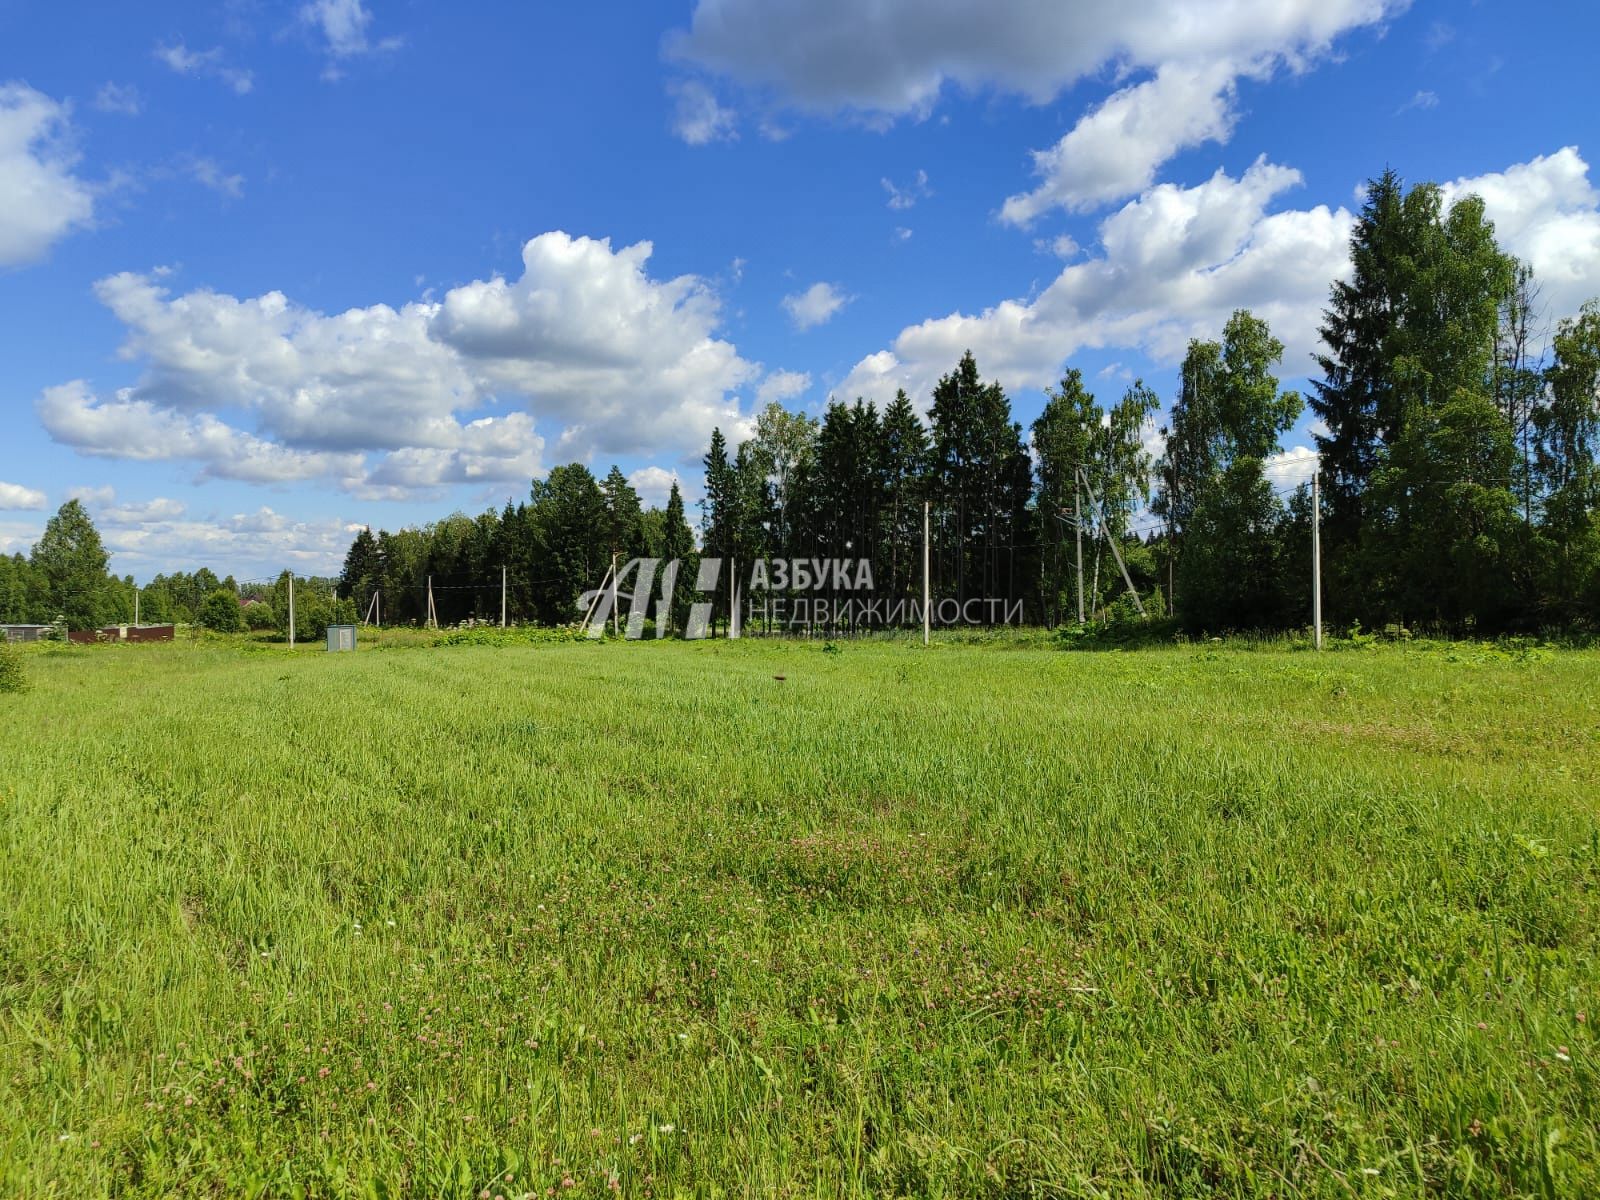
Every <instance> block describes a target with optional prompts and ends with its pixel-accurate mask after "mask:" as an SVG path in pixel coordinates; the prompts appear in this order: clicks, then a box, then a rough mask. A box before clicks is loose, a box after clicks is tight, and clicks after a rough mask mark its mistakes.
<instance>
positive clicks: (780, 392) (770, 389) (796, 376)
mask: <svg viewBox="0 0 1600 1200" xmlns="http://www.w3.org/2000/svg"><path fill="white" fill-rule="evenodd" d="M810 386H811V376H810V375H809V374H807V373H806V372H803V371H774V372H772V373H771V374H770V375H768V376H767V377H766V378H765V379H763V380H762V381H761V386H760V387H758V388H757V389H756V402H757V403H758V404H760V405H761V406H762V407H765V406H766V405H768V404H773V403H777V404H782V403H783V402H784V401H785V400H793V399H794V398H795V397H796V396H799V395H801V394H802V393H804V392H805V391H806V389H807V388H809V387H810Z"/></svg>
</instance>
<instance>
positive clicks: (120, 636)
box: [67, 625, 176, 645]
mask: <svg viewBox="0 0 1600 1200" xmlns="http://www.w3.org/2000/svg"><path fill="white" fill-rule="evenodd" d="M175 631H176V627H175V626H172V625H107V626H104V627H103V628H101V629H74V630H73V631H72V632H70V633H69V634H67V640H68V641H69V642H77V643H78V644H80V645H90V644H92V643H95V642H170V641H172V638H173V634H174V632H175Z"/></svg>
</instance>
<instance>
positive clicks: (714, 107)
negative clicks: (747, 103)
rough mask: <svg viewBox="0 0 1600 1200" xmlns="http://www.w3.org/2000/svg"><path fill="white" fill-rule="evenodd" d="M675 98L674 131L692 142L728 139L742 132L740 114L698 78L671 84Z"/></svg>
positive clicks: (702, 143)
mask: <svg viewBox="0 0 1600 1200" xmlns="http://www.w3.org/2000/svg"><path fill="white" fill-rule="evenodd" d="M667 91H668V93H669V94H670V95H671V96H672V99H673V109H672V132H673V133H675V134H677V135H678V136H679V137H680V138H682V139H683V140H684V141H686V142H688V143H689V145H691V146H704V145H707V144H709V143H711V142H727V141H732V140H733V139H735V138H737V137H738V136H739V133H738V117H737V116H736V115H735V113H734V112H733V110H731V109H727V108H724V107H722V105H721V104H720V103H718V101H717V97H716V94H715V93H714V92H712V90H711V89H710V88H709V87H707V86H706V85H705V84H704V83H702V82H700V81H699V80H698V79H681V80H676V81H674V82H673V83H670V84H668V85H667Z"/></svg>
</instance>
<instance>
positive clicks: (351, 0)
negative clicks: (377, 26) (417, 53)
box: [300, 0, 404, 80]
mask: <svg viewBox="0 0 1600 1200" xmlns="http://www.w3.org/2000/svg"><path fill="white" fill-rule="evenodd" d="M300 21H301V23H302V24H304V25H306V26H307V27H309V28H310V29H312V30H314V31H315V32H316V33H318V34H320V35H321V37H322V41H323V50H324V52H325V53H326V54H327V55H328V57H329V58H330V59H332V60H334V61H335V62H337V61H339V60H343V59H351V58H359V57H360V56H362V55H365V54H380V53H387V52H389V51H392V50H397V49H399V48H400V47H401V46H402V45H403V44H404V40H403V39H402V38H399V37H386V38H382V39H379V40H378V41H373V40H372V39H371V37H369V36H368V29H369V27H370V26H371V25H372V13H370V12H369V11H368V10H367V9H366V8H365V7H364V6H363V5H362V3H361V0H312V2H311V3H309V4H305V5H302V6H301V9H300ZM340 74H341V72H340V70H339V68H338V67H337V66H334V65H332V64H331V63H330V65H329V66H328V69H327V70H325V71H324V72H323V76H322V77H323V78H324V79H329V80H332V79H338V78H339V77H340Z"/></svg>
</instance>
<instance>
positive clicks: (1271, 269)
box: [839, 146, 1600, 401]
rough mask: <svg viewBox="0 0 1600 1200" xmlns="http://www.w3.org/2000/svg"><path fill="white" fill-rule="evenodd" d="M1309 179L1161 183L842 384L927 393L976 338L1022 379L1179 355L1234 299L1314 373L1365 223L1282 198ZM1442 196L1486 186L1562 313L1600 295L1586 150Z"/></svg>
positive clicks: (1500, 230)
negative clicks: (1331, 309) (1100, 355)
mask: <svg viewBox="0 0 1600 1200" xmlns="http://www.w3.org/2000/svg"><path fill="white" fill-rule="evenodd" d="M1299 183H1300V173H1299V172H1298V171H1295V170H1293V169H1291V168H1288V167H1283V166H1278V165H1276V164H1273V163H1270V162H1268V161H1267V160H1266V159H1265V158H1261V159H1258V160H1257V161H1256V162H1255V164H1254V165H1253V166H1251V167H1250V168H1249V169H1248V170H1247V171H1245V173H1244V174H1243V175H1242V176H1240V177H1239V178H1237V179H1235V178H1232V177H1230V176H1228V175H1227V174H1225V173H1223V172H1221V171H1219V172H1217V173H1216V174H1215V175H1213V176H1212V177H1211V178H1210V179H1209V180H1206V181H1205V182H1204V183H1201V184H1199V185H1197V186H1195V187H1191V188H1184V187H1179V186H1177V185H1175V184H1161V185H1158V186H1156V187H1153V188H1150V189H1149V190H1147V191H1146V192H1145V193H1144V194H1143V195H1141V196H1140V197H1139V198H1138V199H1137V200H1133V201H1130V202H1129V203H1128V204H1126V205H1125V206H1123V207H1122V208H1121V209H1119V210H1118V211H1117V212H1115V213H1112V214H1111V215H1110V216H1108V217H1107V218H1106V219H1105V220H1104V221H1102V222H1101V224H1100V227H1099V234H1100V237H1099V242H1100V244H1099V247H1098V253H1097V254H1096V255H1095V256H1094V257H1091V258H1088V259H1085V260H1082V261H1078V262H1074V263H1072V264H1070V265H1068V266H1066V267H1065V268H1064V269H1063V270H1062V271H1061V273H1060V275H1058V276H1057V277H1056V279H1055V280H1054V281H1053V282H1051V284H1050V285H1049V286H1048V287H1046V288H1045V289H1044V290H1043V291H1042V292H1041V293H1040V294H1039V295H1038V296H1036V297H1032V298H1029V299H1015V300H1005V301H1001V302H1000V303H998V304H995V305H993V306H992V307H990V308H987V309H984V310H983V311H982V312H980V313H976V314H967V313H959V312H958V313H952V314H950V315H948V316H945V317H939V318H934V319H930V320H926V321H923V322H921V323H920V324H917V325H912V326H908V327H907V328H905V329H904V330H902V331H901V332H900V334H899V335H898V336H897V337H896V338H895V340H894V342H893V344H892V345H891V346H890V347H889V348H888V349H884V350H879V351H877V352H875V353H873V354H869V355H867V356H866V357H864V358H862V359H861V360H860V362H858V363H857V364H856V366H855V368H854V369H853V370H852V371H851V373H850V375H849V377H848V378H847V379H846V380H845V382H844V383H843V384H842V385H841V386H840V388H839V391H840V392H841V393H843V394H846V395H857V394H859V395H865V396H871V397H874V398H877V399H879V400H880V401H881V400H887V399H888V398H890V397H892V396H893V394H894V389H895V388H896V387H904V388H905V389H906V390H907V391H908V392H909V393H911V394H912V395H915V396H926V395H928V394H929V392H930V391H931V389H932V386H933V384H934V382H935V381H936V380H937V379H938V378H939V376H940V375H942V374H944V373H945V372H947V371H948V370H950V368H951V367H952V366H953V365H954V364H955V363H956V362H957V361H958V360H959V358H960V356H961V353H962V352H963V351H964V350H967V349H971V350H972V351H973V352H974V354H975V355H976V356H977V359H978V363H979V365H980V367H981V368H982V369H983V371H984V372H985V374H986V375H990V376H993V377H996V378H998V379H999V380H1000V381H1001V382H1002V383H1004V384H1005V385H1006V386H1007V387H1011V388H1024V387H1043V386H1045V385H1047V384H1049V383H1050V382H1052V381H1053V380H1054V379H1055V377H1056V375H1057V374H1058V372H1059V370H1060V367H1061V364H1062V363H1063V362H1064V361H1065V360H1066V359H1067V357H1068V356H1070V355H1072V354H1074V353H1076V352H1077V351H1078V350H1080V349H1083V348H1091V349H1110V348H1117V349H1135V350H1139V351H1142V352H1143V353H1144V354H1146V355H1148V356H1149V357H1151V358H1152V359H1154V360H1156V361H1158V362H1169V363H1170V362H1176V361H1178V359H1180V358H1181V356H1182V354H1183V350H1184V347H1185V346H1186V344H1187V342H1188V340H1189V338H1191V337H1208V338H1214V337H1216V336H1217V335H1218V334H1219V332H1220V331H1221V329H1222V326H1223V324H1224V323H1225V322H1226V320H1227V318H1228V315H1229V313H1231V312H1232V311H1233V310H1234V309H1235V308H1249V309H1251V310H1252V311H1254V312H1255V314H1256V315H1257V316H1259V317H1262V318H1264V319H1265V320H1267V321H1268V322H1269V323H1270V324H1271V326H1272V329H1273V332H1274V333H1275V334H1276V335H1277V336H1278V337H1279V338H1280V339H1281V340H1282V341H1283V343H1284V345H1285V354H1284V361H1283V370H1284V373H1285V374H1286V375H1290V376H1295V375H1299V374H1301V373H1303V372H1307V371H1310V370H1312V369H1313V368H1312V364H1311V363H1310V362H1309V361H1308V356H1309V355H1310V353H1311V352H1312V350H1314V349H1315V347H1316V345H1317V327H1318V325H1319V324H1320V318H1321V312H1322V308H1323V306H1324V305H1325V304H1326V303H1327V297H1328V288H1329V285H1330V284H1331V282H1332V281H1333V280H1334V279H1337V278H1342V277H1344V276H1345V275H1346V274H1347V273H1348V271H1349V269H1350V264H1349V240H1350V234H1351V232H1352V229H1353V226H1354V218H1353V216H1352V215H1351V213H1350V212H1349V211H1348V210H1347V209H1345V208H1342V207H1341V208H1337V209H1329V208H1328V207H1326V206H1323V205H1318V206H1316V207H1314V208H1310V209H1293V208H1278V207H1277V202H1278V201H1280V200H1281V198H1282V197H1283V196H1284V194H1285V193H1287V192H1288V191H1290V190H1291V189H1293V188H1294V187H1296V186H1298V185H1299ZM1444 192H1445V197H1446V199H1447V200H1453V199H1456V198H1459V197H1461V196H1464V195H1466V194H1468V193H1474V194H1477V195H1480V196H1482V197H1483V200H1484V206H1485V210H1486V212H1487V214H1488V216H1489V218H1490V219H1491V220H1492V221H1493V222H1494V223H1495V228H1496V232H1497V234H1498V236H1499V239H1500V242H1501V244H1502V245H1503V246H1504V247H1505V248H1507V249H1508V250H1510V251H1511V252H1512V253H1514V254H1517V255H1518V256H1519V257H1521V258H1523V259H1524V260H1525V261H1527V262H1529V263H1530V264H1531V265H1532V266H1533V268H1534V270H1535V272H1536V275H1537V278H1538V279H1539V281H1540V284H1541V286H1542V289H1543V292H1542V299H1543V300H1544V302H1545V304H1546V305H1547V306H1548V310H1549V313H1550V315H1551V316H1552V317H1560V316H1565V315H1568V314H1571V313H1574V312H1576V311H1577V309H1578V307H1579V305H1581V304H1582V303H1583V301H1584V300H1586V299H1588V298H1590V297H1592V296H1596V295H1600V191H1597V190H1596V188H1595V187H1594V185H1593V183H1592V182H1591V181H1590V179H1589V167H1588V164H1587V163H1586V162H1585V161H1584V159H1583V158H1582V156H1581V155H1580V154H1579V153H1578V151H1577V149H1576V148H1574V147H1570V146H1569V147H1566V148H1564V149H1562V150H1559V151H1557V152H1555V153H1553V154H1549V155H1543V156H1540V157H1538V158H1535V159H1533V160H1531V161H1529V162H1526V163H1518V164H1516V165H1514V166H1511V167H1508V168H1507V169H1506V170H1504V171H1499V172H1493V173H1490V174H1486V175H1479V176H1474V177H1470V178H1463V179H1457V180H1455V181H1453V182H1452V183H1449V184H1447V185H1445V187H1444Z"/></svg>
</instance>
